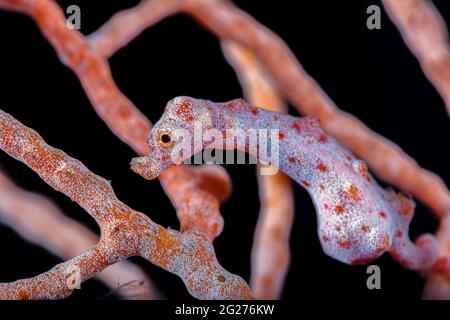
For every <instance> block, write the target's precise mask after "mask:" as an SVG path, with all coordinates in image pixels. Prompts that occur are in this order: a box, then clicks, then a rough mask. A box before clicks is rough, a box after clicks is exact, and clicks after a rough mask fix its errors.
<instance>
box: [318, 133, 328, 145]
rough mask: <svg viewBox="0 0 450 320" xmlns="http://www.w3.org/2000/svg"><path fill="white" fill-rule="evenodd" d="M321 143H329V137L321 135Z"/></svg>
mask: <svg viewBox="0 0 450 320" xmlns="http://www.w3.org/2000/svg"><path fill="white" fill-rule="evenodd" d="M318 140H319V142H321V143H325V142H327V141H328V137H327V136H326V135H324V134H321V135H320V136H319V139H318Z"/></svg>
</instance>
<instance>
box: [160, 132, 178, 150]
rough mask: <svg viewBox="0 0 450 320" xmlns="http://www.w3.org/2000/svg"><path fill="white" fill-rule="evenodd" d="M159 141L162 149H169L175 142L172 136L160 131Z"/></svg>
mask: <svg viewBox="0 0 450 320" xmlns="http://www.w3.org/2000/svg"><path fill="white" fill-rule="evenodd" d="M157 140H158V142H159V144H160V145H161V146H162V147H165V148H169V147H171V146H173V144H174V143H175V140H174V139H173V137H172V134H171V133H170V132H167V131H158V134H157Z"/></svg>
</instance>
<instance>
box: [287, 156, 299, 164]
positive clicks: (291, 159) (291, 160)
mask: <svg viewBox="0 0 450 320" xmlns="http://www.w3.org/2000/svg"><path fill="white" fill-rule="evenodd" d="M288 161H289V162H290V163H295V162H296V161H297V159H295V158H294V157H289V158H288Z"/></svg>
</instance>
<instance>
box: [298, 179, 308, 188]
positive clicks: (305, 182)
mask: <svg viewBox="0 0 450 320" xmlns="http://www.w3.org/2000/svg"><path fill="white" fill-rule="evenodd" d="M300 182H301V183H302V184H303V185H304V186H305V187H311V184H310V183H309V182H308V181H305V180H301V181H300Z"/></svg>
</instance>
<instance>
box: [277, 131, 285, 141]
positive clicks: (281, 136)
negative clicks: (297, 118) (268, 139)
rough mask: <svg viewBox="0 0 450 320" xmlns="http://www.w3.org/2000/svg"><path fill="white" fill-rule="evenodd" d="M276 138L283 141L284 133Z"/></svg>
mask: <svg viewBox="0 0 450 320" xmlns="http://www.w3.org/2000/svg"><path fill="white" fill-rule="evenodd" d="M278 138H280V140H283V139H284V133H283V132H280V133H278Z"/></svg>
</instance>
